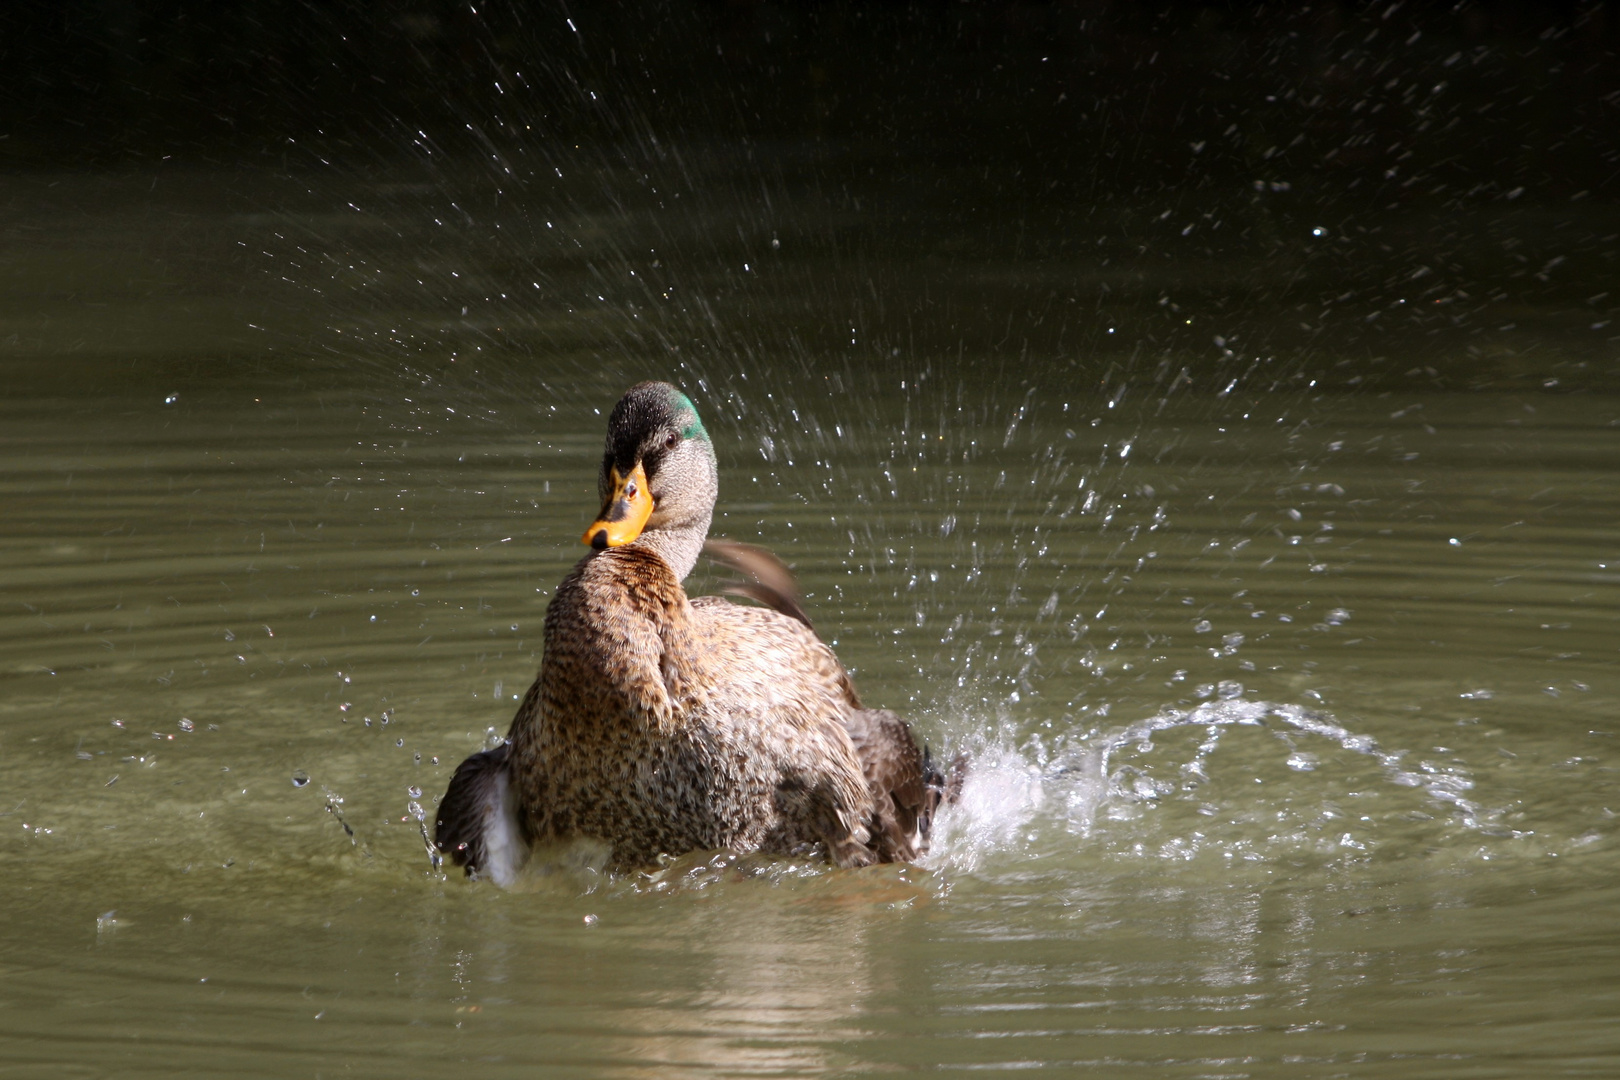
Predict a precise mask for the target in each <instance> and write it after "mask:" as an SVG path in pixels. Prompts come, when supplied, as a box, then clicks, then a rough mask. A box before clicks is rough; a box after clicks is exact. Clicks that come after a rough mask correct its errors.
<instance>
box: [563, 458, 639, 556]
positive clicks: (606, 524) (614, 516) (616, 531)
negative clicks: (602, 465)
mask: <svg viewBox="0 0 1620 1080" xmlns="http://www.w3.org/2000/svg"><path fill="white" fill-rule="evenodd" d="M611 475H612V477H613V491H612V493H611V494H609V495H608V497H607V502H605V503H603V504H602V513H601V514H600V515H598V516H597V519H596V520H595V521H593V522H591V527H590V528H588V529H586V530H585V535H584V536H582V537H580V538H579V539H580V543H582V544H588V545H589V546H591V547H593V548H595V549H596V550H597V551H601V550H602V549H603V548H610V547H619V546H620V545H622V544H628V543H629V542H630V541H632V540H634V539H635V538H636V537H638V536H640V535H641V530H642V529H643V528H645V527H646V525H647V519H648V518H650V517H652V512H653V501H652V495H650V494H649V493H648V492H647V474H646V472H645V471H644V470H643V469H642V468H641V463H640V462H637V463H636V467H635V468H634V469H632V470H630V475H629V476H621V475H619V470H618V469H616V468H615V469H614V470H613V471H612V473H611Z"/></svg>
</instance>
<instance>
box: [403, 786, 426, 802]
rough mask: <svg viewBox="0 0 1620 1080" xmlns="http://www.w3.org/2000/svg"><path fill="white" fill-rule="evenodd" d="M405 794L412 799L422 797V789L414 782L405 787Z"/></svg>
mask: <svg viewBox="0 0 1620 1080" xmlns="http://www.w3.org/2000/svg"><path fill="white" fill-rule="evenodd" d="M405 794H407V795H409V796H410V797H411V798H413V799H420V798H421V797H422V789H421V788H419V787H417V786H416V785H415V784H412V785H411V786H410V787H408V788H406V789H405Z"/></svg>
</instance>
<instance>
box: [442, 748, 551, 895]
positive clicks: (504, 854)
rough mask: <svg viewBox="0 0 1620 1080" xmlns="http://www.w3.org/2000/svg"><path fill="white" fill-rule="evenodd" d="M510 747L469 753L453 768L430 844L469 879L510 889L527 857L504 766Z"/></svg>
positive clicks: (526, 847) (519, 819)
mask: <svg viewBox="0 0 1620 1080" xmlns="http://www.w3.org/2000/svg"><path fill="white" fill-rule="evenodd" d="M509 750H510V746H509V745H508V744H506V743H502V744H501V745H500V746H497V747H496V748H495V749H493V750H485V751H484V752H483V753H480V754H474V755H473V756H472V757H470V758H468V759H467V760H466V761H463V762H462V763H461V764H460V765H458V766H456V771H455V774H454V775H453V776H451V777H450V787H449V790H447V791H446V792H445V793H444V798H443V799H442V800H441V801H440V802H439V812H438V815H437V819H436V820H435V821H434V823H433V841H434V843H435V844H437V845H438V847H439V850H440V851H442V852H444V854H445V855H446V856H447V857H448V858H449V859H450V861H451V862H453V863H455V864H456V865H457V866H459V867H461V868H462V869H463V870H464V871H466V874H467V876H468V877H470V878H489V879H490V880H492V881H494V882H495V883H496V884H497V885H510V884H511V883H512V882H513V881H514V880H516V878H517V873H518V871H519V870H520V869H522V867H523V864H524V862H525V861H527V859H528V856H529V841H528V837H527V835H526V833H525V830H524V828H523V820H522V817H521V815H519V813H518V809H517V798H516V792H514V791H513V790H512V775H511V770H510V769H509V768H508V766H507V752H508V751H509Z"/></svg>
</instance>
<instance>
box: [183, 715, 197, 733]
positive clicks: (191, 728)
mask: <svg viewBox="0 0 1620 1080" xmlns="http://www.w3.org/2000/svg"><path fill="white" fill-rule="evenodd" d="M196 727H197V725H196V724H193V723H192V722H191V721H190V720H187V719H186V718H185V717H183V716H182V717H181V718H180V730H181V731H194V730H196Z"/></svg>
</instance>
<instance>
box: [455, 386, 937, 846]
mask: <svg viewBox="0 0 1620 1080" xmlns="http://www.w3.org/2000/svg"><path fill="white" fill-rule="evenodd" d="M713 461H714V459H713V450H712V448H711V447H710V446H709V445H708V436H707V433H706V432H705V431H704V430H703V428H702V425H701V422H700V421H699V420H698V419H697V416H696V411H695V409H693V408H692V406H691V403H690V402H689V401H687V399H686V398H685V397H684V396H683V395H680V394H679V392H678V391H676V390H674V388H673V387H668V386H666V385H665V384H642V385H641V386H638V387H634V388H632V389H631V391H630V392H629V393H628V394H627V395H626V396H625V399H624V400H623V401H621V402H620V404H619V406H618V407H617V408H616V409H615V410H614V413H613V417H612V418H611V419H610V423H609V436H608V447H607V451H606V453H605V455H604V462H603V467H602V477H603V479H602V489H603V493H604V510H603V515H602V518H601V519H600V521H599V525H600V524H601V523H603V522H611V521H613V520H615V517H614V514H621V516H622V509H623V505H624V503H623V502H615V500H629V499H632V498H636V497H640V498H643V499H645V498H647V497H649V494H650V497H651V498H652V500H653V509H652V510H651V511H650V513H649V516H648V517H647V519H646V530H645V532H643V533H641V534H640V535H639V536H636V537H635V538H634V539H633V540H629V541H620V540H614V541H606V537H607V533H606V532H602V531H601V530H600V529H599V528H598V525H593V526H592V527H591V530H588V531H587V534H586V539H587V542H590V543H592V544H593V546H595V547H597V548H599V549H600V550H594V551H592V553H591V554H589V555H587V556H586V557H585V558H583V559H581V560H580V562H579V563H578V564H577V565H575V567H574V568H573V570H572V571H571V572H570V573H569V574H568V575H567V577H565V578H564V579H563V582H562V584H561V585H560V586H559V587H558V589H557V592H556V595H555V596H554V597H553V598H552V601H551V605H550V607H549V609H548V610H547V612H546V622H545V651H544V654H543V658H542V660H541V665H540V673H539V677H538V678H537V679H536V680H535V683H534V685H533V686H532V687H531V688H530V690H529V693H528V695H527V696H526V697H525V699H524V701H523V704H522V705H521V707H520V708H519V710H518V713H517V716H516V717H515V718H514V720H513V722H512V727H511V730H510V732H509V734H508V737H507V738H508V746H506V747H504V748H503V752H496V753H490V752H486V754H484V755H475V757H474V758H473V759H469V761H468V763H466V764H465V765H464V766H463V767H462V768H461V769H458V770H457V773H456V776H455V778H453V780H452V783H451V786H450V790H449V791H448V792H447V793H446V795H445V797H444V800H443V801H442V802H441V805H440V812H439V820H438V837H439V842H440V845H441V847H444V848H445V850H446V853H447V854H449V855H450V857H451V858H452V859H453V860H455V861H456V862H458V863H460V864H462V865H464V866H466V867H467V869H468V870H469V872H472V871H474V870H477V869H481V868H482V864H481V863H480V861H479V860H480V859H482V858H484V852H486V851H489V850H506V849H507V848H510V847H511V846H514V845H517V844H521V845H525V846H526V845H527V844H528V843H530V842H544V841H550V840H560V841H566V840H572V839H590V840H596V841H601V842H604V843H606V844H607V845H608V846H609V848H610V849H611V852H612V855H611V861H612V863H613V864H614V865H615V866H618V867H620V868H633V867H641V866H647V865H651V864H652V863H654V862H655V861H656V860H657V858H658V857H659V856H660V855H664V854H670V855H679V854H682V853H684V852H688V851H693V850H704V849H717V848H729V849H732V850H737V851H765V852H780V853H790V852H801V851H806V850H809V849H811V848H813V847H817V846H818V845H819V847H820V849H821V850H824V851H825V853H826V855H827V856H828V857H829V858H831V859H832V860H833V861H834V862H836V863H838V864H839V865H842V866H859V865H865V864H868V863H872V862H878V861H892V860H906V859H913V858H915V857H916V856H917V855H918V854H919V853H920V851H921V850H926V840H927V834H928V825H929V819H930V816H931V814H932V811H933V809H934V807H935V806H936V805H937V804H938V802H939V799H940V793H941V791H942V789H943V779H942V778H941V777H939V775H938V773H937V772H936V771H935V770H933V769H932V767H931V766H930V765H929V763H928V761H927V759H926V756H925V755H924V754H923V753H922V752H921V751H919V750H918V747H917V744H916V740H915V739H914V738H913V737H912V735H911V731H910V728H909V727H907V725H906V724H905V722H904V721H903V720H901V719H900V718H899V717H898V716H896V715H895V714H893V713H890V712H885V711H871V710H865V709H863V708H862V706H861V702H860V699H859V697H858V696H857V694H856V692H855V688H854V686H853V685H852V684H851V682H850V680H849V676H848V674H847V673H846V672H845V670H844V668H843V666H842V665H841V664H840V663H839V662H838V658H837V657H836V656H835V655H834V654H833V652H832V650H831V649H829V648H828V647H827V646H826V645H825V644H824V643H823V642H822V641H821V640H820V639H819V638H818V637H817V636H816V634H815V632H814V631H813V630H811V629H810V626H809V619H808V617H806V616H805V615H804V614H803V609H802V607H800V606H799V600H798V597H797V592H796V589H795V588H794V586H793V581H792V575H791V573H789V572H788V571H787V569H786V568H785V567H782V566H781V564H780V563H779V562H777V561H776V560H775V558H774V556H771V555H769V553H767V552H763V551H761V550H760V549H757V548H750V547H748V546H746V545H731V546H730V549H729V551H730V556H731V558H730V560H729V561H730V562H731V563H732V565H734V566H737V567H739V568H741V569H743V570H744V571H745V572H747V573H750V574H751V575H753V576H754V578H755V585H756V586H757V588H754V589H752V590H743V591H745V592H746V593H747V594H748V595H752V596H756V597H759V598H762V599H764V600H765V602H766V603H770V604H772V605H773V607H774V608H778V609H780V610H773V607H767V608H756V607H744V606H740V605H737V604H733V603H731V602H730V601H728V600H725V599H724V598H721V597H697V598H695V599H689V598H688V597H687V595H686V591H685V589H684V588H683V587H682V585H681V579H682V578H683V577H685V575H686V574H687V573H688V572H689V571H690V569H691V566H692V563H693V561H695V559H696V557H697V552H698V550H699V548H700V547H701V546H702V543H703V539H704V535H705V534H706V532H707V530H708V524H709V518H710V515H711V513H712V509H713V505H714V492H715V481H714V465H713ZM637 469H640V470H642V471H641V472H640V473H636V470H637ZM632 475H640V476H642V477H644V481H645V486H646V488H647V489H649V491H642V492H637V491H636V490H634V488H635V485H634V484H632V483H631V482H630V481H628V480H626V479H625V478H626V477H630V476H632ZM615 507H618V508H619V509H617V510H615ZM607 542H611V543H612V544H614V545H615V546H605V543H607ZM784 612H790V613H789V614H784ZM508 790H510V797H509V798H508V796H507V794H506V792H507V791H508ZM503 800H504V801H503ZM503 815H506V816H504V817H503ZM503 823H506V824H503ZM486 824H487V825H488V827H489V828H491V829H495V828H497V827H498V828H501V829H504V832H501V833H500V835H498V836H494V837H492V838H490V839H489V840H488V841H486V839H485V837H484V835H483V832H482V830H483V829H484V828H485V827H486ZM513 837H516V838H517V839H515V840H514V839H512V838H513ZM503 845H504V847H503ZM497 877H499V874H497Z"/></svg>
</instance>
